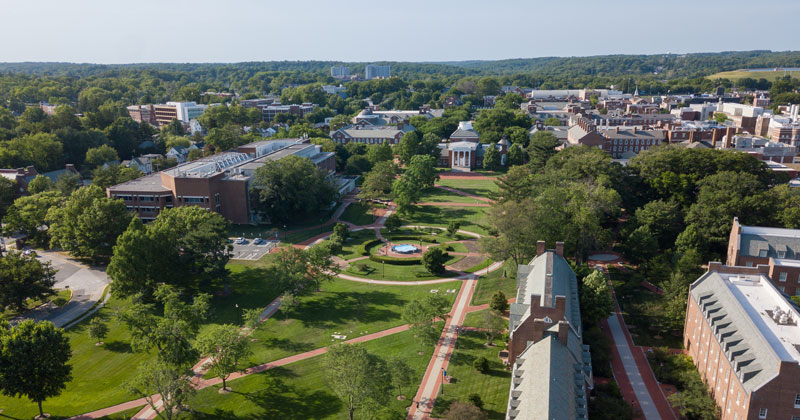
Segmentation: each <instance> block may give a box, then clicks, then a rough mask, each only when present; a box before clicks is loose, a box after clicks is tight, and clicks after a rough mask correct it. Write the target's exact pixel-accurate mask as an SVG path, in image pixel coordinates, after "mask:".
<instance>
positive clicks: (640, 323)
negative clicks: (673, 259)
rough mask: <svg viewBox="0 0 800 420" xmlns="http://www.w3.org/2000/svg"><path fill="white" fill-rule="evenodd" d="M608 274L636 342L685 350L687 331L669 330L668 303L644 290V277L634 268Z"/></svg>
mask: <svg viewBox="0 0 800 420" xmlns="http://www.w3.org/2000/svg"><path fill="white" fill-rule="evenodd" d="M608 273H609V277H610V278H611V282H612V284H613V285H614V292H615V294H616V296H617V302H618V303H619V305H620V308H621V309H622V316H623V318H624V319H625V323H626V324H627V325H628V328H629V329H630V332H631V338H633V342H634V343H635V344H636V345H639V346H652V347H660V346H667V347H670V348H674V349H680V348H683V339H682V332H683V330H682V329H681V330H675V331H668V330H667V328H666V326H665V322H666V321H665V319H664V314H665V313H666V310H665V302H664V299H663V298H662V296H661V295H658V294H656V293H654V292H651V291H649V290H647V289H645V288H644V287H642V286H641V283H642V276H641V274H639V273H638V272H636V271H635V270H634V269H633V268H629V269H628V270H626V271H622V270H620V269H619V268H617V267H609V269H608Z"/></svg>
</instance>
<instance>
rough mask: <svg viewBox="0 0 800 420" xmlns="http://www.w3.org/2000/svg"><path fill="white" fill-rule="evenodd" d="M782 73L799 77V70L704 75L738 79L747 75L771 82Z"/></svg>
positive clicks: (727, 72) (730, 72)
mask: <svg viewBox="0 0 800 420" xmlns="http://www.w3.org/2000/svg"><path fill="white" fill-rule="evenodd" d="M784 75H789V76H792V77H800V71H787V72H784V71H741V70H734V71H723V72H719V73H715V74H712V75H710V76H706V78H708V79H722V78H724V79H728V80H739V79H744V78H746V77H749V78H751V79H755V80H758V79H767V80H769V81H771V82H774V81H776V80H778V79H780V78H781V77H783V76H784Z"/></svg>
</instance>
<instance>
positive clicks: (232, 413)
mask: <svg viewBox="0 0 800 420" xmlns="http://www.w3.org/2000/svg"><path fill="white" fill-rule="evenodd" d="M363 345H364V347H366V349H367V351H369V352H370V353H373V354H376V355H379V356H381V357H384V358H390V357H394V358H400V359H402V360H404V361H405V362H406V363H408V364H409V366H411V368H412V369H413V370H414V377H413V380H412V382H411V383H412V385H411V386H409V387H407V389H403V390H402V392H403V394H404V395H406V396H407V398H406V399H405V400H404V401H398V400H397V399H396V398H394V396H395V395H394V393H393V395H392V397H391V398H390V402H389V403H388V404H387V406H386V410H388V411H389V412H390V413H391V414H389V413H386V414H387V417H386V418H403V417H404V415H405V408H406V407H407V406H408V405H410V404H411V400H412V398H413V395H414V393H415V392H416V388H417V387H418V386H419V383H420V382H421V381H422V375H423V374H424V372H425V368H426V367H427V364H428V361H429V360H430V357H431V354H432V353H433V347H432V346H429V347H427V348H420V347H419V345H418V341H417V340H416V339H415V338H414V337H413V336H412V334H411V332H410V331H404V332H401V333H397V334H393V335H390V336H387V337H383V338H379V339H376V340H373V341H368V342H366V343H364V344H363ZM420 350H422V353H423V354H421V355H420V354H418V351H420ZM324 357H325V356H324V355H323V356H317V357H312V358H310V359H306V360H302V361H299V362H295V363H292V364H289V365H286V366H282V367H279V368H275V369H271V370H268V371H266V372H263V373H259V374H255V375H250V376H246V377H244V378H241V379H237V380H235V381H231V382H229V383H228V384H229V386H230V387H232V388H233V392H231V393H227V394H220V393H219V392H218V390H219V386H214V387H210V388H207V389H204V390H201V391H199V392H198V393H197V395H196V396H195V397H194V399H193V400H192V401H191V402H190V403H189V406H190V407H191V408H192V410H194V411H195V413H194V414H193V416H192V418H195V419H220V418H225V419H286V420H306V419H343V418H347V413H346V410H345V408H344V405H343V404H342V403H341V401H340V400H339V399H338V398H337V397H336V395H335V394H334V393H333V392H332V391H331V390H330V388H329V386H328V383H329V382H328V378H327V376H326V374H325V368H324V362H325V359H324ZM395 392H397V391H395ZM355 415H356V418H362V416H360V413H359V412H358V411H356V413H355Z"/></svg>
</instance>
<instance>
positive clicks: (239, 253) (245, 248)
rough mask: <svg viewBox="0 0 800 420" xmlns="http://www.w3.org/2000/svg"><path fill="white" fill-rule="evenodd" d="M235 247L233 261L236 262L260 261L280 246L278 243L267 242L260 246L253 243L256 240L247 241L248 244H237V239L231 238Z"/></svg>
mask: <svg viewBox="0 0 800 420" xmlns="http://www.w3.org/2000/svg"><path fill="white" fill-rule="evenodd" d="M230 239H231V245H233V252H232V253H231V254H232V255H231V259H234V260H251V261H254V260H258V259H260V258H261V257H263V256H264V255H265V254H266V253H268V252H269V251H270V250H272V248H275V247H276V246H277V245H278V241H265V242H264V243H262V244H260V245H256V244H254V243H253V241H254V239H247V243H244V244H241V245H240V244H237V243H236V238H230Z"/></svg>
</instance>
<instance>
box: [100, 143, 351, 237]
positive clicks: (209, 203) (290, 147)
mask: <svg viewBox="0 0 800 420" xmlns="http://www.w3.org/2000/svg"><path fill="white" fill-rule="evenodd" d="M291 155H295V156H300V157H305V158H308V159H310V160H311V161H312V162H313V163H314V164H315V165H316V166H317V167H318V168H319V169H320V170H321V171H323V172H324V173H325V174H328V175H332V174H333V172H334V170H335V159H334V154H333V153H332V152H322V149H321V146H319V145H314V144H310V143H309V142H308V139H281V140H264V141H259V142H255V143H250V144H246V145H243V146H239V147H238V148H237V149H236V150H235V151H228V152H223V153H220V154H217V155H214V156H210V157H206V158H202V159H198V160H195V161H192V162H187V163H184V164H182V165H179V166H176V167H174V168H170V169H167V170H164V171H161V172H157V173H153V174H151V175H147V176H143V177H141V178H138V179H135V180H132V181H128V182H124V183H122V184H118V185H114V186H112V187H109V188H108V189H107V191H106V193H107V195H108V196H109V197H114V198H119V199H122V200H123V201H124V202H125V205H126V206H127V207H128V209H129V210H131V211H133V212H134V213H135V214H137V215H138V216H139V217H140V218H141V219H143V220H152V219H155V218H156V216H158V213H159V212H160V211H161V210H163V209H165V208H170V207H175V206H190V205H193V206H199V207H203V208H206V209H209V210H212V211H216V212H217V213H220V214H222V215H223V216H224V217H225V218H227V219H228V220H230V221H231V222H233V223H237V224H241V223H257V222H259V221H261V220H260V219H259V216H258V214H256V213H255V212H254V211H253V208H252V206H251V203H250V193H249V191H250V183H251V181H252V178H253V175H254V173H255V171H256V170H257V169H258V168H260V167H261V166H263V165H264V164H265V163H267V162H270V161H275V160H279V159H282V158H284V157H287V156H291Z"/></svg>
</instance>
